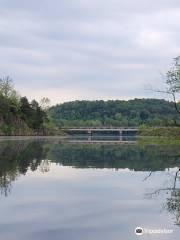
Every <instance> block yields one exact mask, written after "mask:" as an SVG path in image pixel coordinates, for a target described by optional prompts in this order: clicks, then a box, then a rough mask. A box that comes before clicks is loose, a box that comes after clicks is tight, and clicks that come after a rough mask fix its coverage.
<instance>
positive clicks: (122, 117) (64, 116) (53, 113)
mask: <svg viewBox="0 0 180 240" xmlns="http://www.w3.org/2000/svg"><path fill="white" fill-rule="evenodd" d="M49 115H50V117H51V119H52V120H53V122H54V123H55V124H56V125H57V126H59V127H69V126H139V125H142V124H146V125H149V126H168V125H173V124H175V122H178V121H179V120H180V117H179V115H178V114H177V113H176V111H175V109H174V104H173V102H168V101H165V100H161V99H134V100H129V101H121V100H114V101H113V100H109V101H103V100H100V101H73V102H66V103H63V104H60V105H56V106H54V107H51V108H50V109H49Z"/></svg>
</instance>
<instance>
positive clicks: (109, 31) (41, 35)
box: [0, 0, 180, 103]
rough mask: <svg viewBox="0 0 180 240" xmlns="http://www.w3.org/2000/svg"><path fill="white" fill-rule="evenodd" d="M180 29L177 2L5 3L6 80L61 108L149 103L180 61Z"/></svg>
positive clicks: (1, 32)
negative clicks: (150, 88)
mask: <svg viewBox="0 0 180 240" xmlns="http://www.w3.org/2000/svg"><path fill="white" fill-rule="evenodd" d="M179 22H180V2H179V1H175V0H172V1H169V0H159V1H158V2H156V3H153V4H152V1H150V0H138V1H137V0H136V1H135V0H126V1H119V0H112V1H105V0H104V1H102V0H91V1H90V0H68V1H67V0H66V1H65V0H61V1H58V0H52V1H48V0H39V1H35V0H31V1H21V0H13V1H7V0H6V1H5V0H0V52H1V58H0V67H1V68H0V69H1V75H11V77H12V78H13V79H14V81H15V84H16V86H17V88H18V89H19V91H20V92H21V94H22V95H25V94H26V95H27V96H28V97H30V98H32V97H34V98H39V97H40V95H42V96H46V95H48V97H49V98H51V99H52V101H53V103H56V102H58V101H68V100H72V99H76V98H77V99H100V98H103V99H107V98H109V99H113V98H115V99H117V98H124V99H128V98H134V97H146V96H148V95H147V91H146V90H145V86H146V85H148V84H152V85H155V86H158V85H159V86H160V85H161V84H162V79H161V76H160V73H159V72H160V71H161V72H166V71H167V69H168V68H169V66H170V64H171V62H172V58H174V57H176V56H177V55H179V53H180V33H179ZM152 95H153V94H152ZM149 96H151V95H150V94H149Z"/></svg>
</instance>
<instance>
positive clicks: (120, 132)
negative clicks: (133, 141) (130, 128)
mask: <svg viewBox="0 0 180 240" xmlns="http://www.w3.org/2000/svg"><path fill="white" fill-rule="evenodd" d="M122 135H123V131H122V130H119V141H122Z"/></svg>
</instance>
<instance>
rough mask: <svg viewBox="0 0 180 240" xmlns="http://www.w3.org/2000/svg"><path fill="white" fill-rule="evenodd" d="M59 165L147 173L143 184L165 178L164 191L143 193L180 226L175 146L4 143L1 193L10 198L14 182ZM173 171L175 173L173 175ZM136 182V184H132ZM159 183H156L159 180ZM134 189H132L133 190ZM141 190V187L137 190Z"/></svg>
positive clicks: (179, 153)
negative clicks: (157, 201) (159, 201)
mask: <svg viewBox="0 0 180 240" xmlns="http://www.w3.org/2000/svg"><path fill="white" fill-rule="evenodd" d="M53 164H57V165H59V166H60V165H62V166H70V167H74V168H78V169H88V168H91V169H115V170H119V169H129V170H130V171H131V172H132V173H137V174H139V173H143V172H144V173H145V177H141V182H148V181H149V182H151V181H152V179H153V177H154V174H156V173H158V172H160V173H161V175H160V177H162V176H163V174H165V177H164V179H165V181H164V183H163V184H162V187H159V188H157V189H151V191H147V189H145V188H144V189H143V191H144V194H145V195H146V197H147V198H157V197H161V199H164V200H163V201H164V202H163V204H164V210H165V211H168V213H170V214H171V215H172V216H174V220H173V221H174V223H175V224H176V225H177V226H180V187H179V183H180V181H179V180H180V169H179V168H180V148H179V146H176V145H170V146H168V145H167V146H164V145H163V146H161V145H145V146H141V145H138V144H130V145H113V144H99V145H98V144H94V145H91V144H90V145H88V144H81V143H78V144H74V143H68V142H62V141H60V140H58V139H54V140H52V139H51V140H48V139H45V140H38V139H37V140H27V141H3V142H1V143H0V190H1V194H2V195H4V196H9V195H10V193H11V191H12V187H13V182H14V181H16V180H17V179H18V178H19V177H20V176H22V175H25V174H26V173H27V172H28V171H31V172H35V171H36V170H37V169H38V171H40V172H41V173H42V174H46V173H48V172H49V171H50V170H51V165H53ZM172 169H173V171H172ZM132 181H133V180H132ZM156 182H157V180H156ZM132 188H133V186H132ZM134 188H135V189H138V186H134Z"/></svg>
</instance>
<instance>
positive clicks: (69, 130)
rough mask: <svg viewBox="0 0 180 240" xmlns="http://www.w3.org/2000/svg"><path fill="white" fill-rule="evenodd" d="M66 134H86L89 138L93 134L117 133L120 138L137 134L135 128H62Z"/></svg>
mask: <svg viewBox="0 0 180 240" xmlns="http://www.w3.org/2000/svg"><path fill="white" fill-rule="evenodd" d="M62 130H63V131H64V132H66V133H69V134H70V133H86V134H88V135H90V136H92V135H93V133H97V132H98V133H118V134H119V135H120V136H122V135H123V134H125V133H126V134H127V133H134V134H135V133H137V132H138V128H136V127H84V128H83V127H79V128H62Z"/></svg>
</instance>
